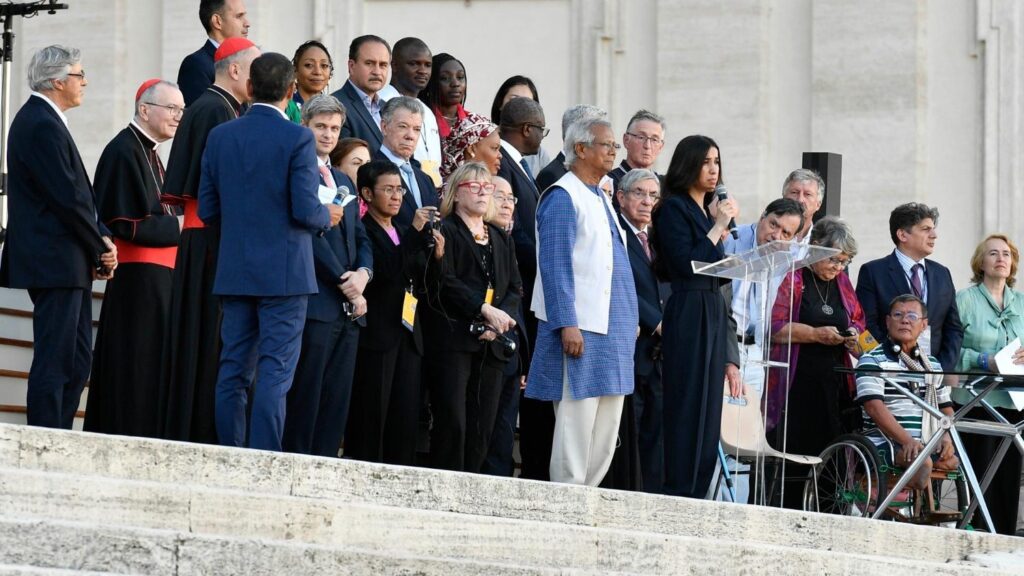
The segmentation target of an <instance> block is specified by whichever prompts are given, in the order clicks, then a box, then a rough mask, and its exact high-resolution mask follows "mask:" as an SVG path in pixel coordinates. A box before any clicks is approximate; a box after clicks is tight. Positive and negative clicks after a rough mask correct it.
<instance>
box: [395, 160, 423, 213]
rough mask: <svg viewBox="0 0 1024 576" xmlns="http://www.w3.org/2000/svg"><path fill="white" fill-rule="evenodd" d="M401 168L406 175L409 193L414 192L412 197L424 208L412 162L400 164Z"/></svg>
mask: <svg viewBox="0 0 1024 576" xmlns="http://www.w3.org/2000/svg"><path fill="white" fill-rule="evenodd" d="M399 169H400V170H401V171H402V174H404V175H405V186H406V188H408V189H409V193H410V194H412V199H413V200H415V201H416V207H417V208H423V200H421V199H420V187H419V184H417V182H416V175H415V174H413V171H412V164H411V163H409V162H406V163H405V164H402V165H401V166H399Z"/></svg>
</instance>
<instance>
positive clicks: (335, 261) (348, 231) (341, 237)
mask: <svg viewBox="0 0 1024 576" xmlns="http://www.w3.org/2000/svg"><path fill="white" fill-rule="evenodd" d="M331 175H332V176H333V177H334V183H335V184H337V185H338V186H339V187H340V186H348V189H349V190H355V184H352V180H351V179H349V177H348V176H346V175H344V174H342V173H341V172H339V171H338V170H336V169H334V168H331ZM320 183H321V184H323V178H322V177H321V179H320ZM313 267H314V269H315V270H316V287H317V289H318V290H319V293H318V294H314V295H312V296H310V297H309V303H308V304H307V305H306V318H310V319H313V320H319V321H321V322H332V321H334V320H336V319H337V318H338V315H339V314H341V311H342V304H343V303H344V302H347V300H346V299H345V295H344V294H342V293H341V290H339V289H338V284H339V283H340V282H341V281H340V280H339V278H340V277H341V275H342V274H344V273H345V272H348V271H350V270H358V269H360V268H368V269H370V270H373V248H372V247H371V246H370V239H369V238H367V237H366V229H365V228H364V227H363V222H362V221H361V220H360V219H359V202H358V201H356V200H353V201H352V202H349V204H348V206H345V215H344V216H343V217H342V220H341V222H339V223H338V225H337V226H334V227H332V228H331V229H330V230H328V231H326V232H324V234H323V235H322V236H319V235H314V236H313ZM359 323H360V324H365V323H366V321H365V320H363V319H362V318H361V319H360V322H359Z"/></svg>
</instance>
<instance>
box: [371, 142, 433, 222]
mask: <svg viewBox="0 0 1024 576" xmlns="http://www.w3.org/2000/svg"><path fill="white" fill-rule="evenodd" d="M380 151H381V153H382V154H384V155H385V156H387V158H388V160H391V162H392V163H393V164H394V165H395V166H398V170H399V171H400V172H401V173H402V180H403V181H404V182H405V188H406V190H408V191H409V193H410V194H412V199H413V200H415V201H416V207H417V208H423V200H422V199H420V185H419V183H418V182H416V173H415V172H414V171H413V167H412V162H410V161H408V160H406V159H405V158H402V157H400V156H396V155H395V153H394V152H392V151H391V150H388V147H387V146H381V147H380Z"/></svg>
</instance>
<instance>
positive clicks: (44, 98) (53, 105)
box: [32, 90, 68, 128]
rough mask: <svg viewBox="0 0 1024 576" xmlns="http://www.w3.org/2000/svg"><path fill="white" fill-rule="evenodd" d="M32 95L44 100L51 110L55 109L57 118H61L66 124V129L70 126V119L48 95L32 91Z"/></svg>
mask: <svg viewBox="0 0 1024 576" xmlns="http://www.w3.org/2000/svg"><path fill="white" fill-rule="evenodd" d="M32 95H33V96H38V97H40V98H42V99H43V102H46V103H47V104H49V105H50V108H53V111H54V112H56V113H57V116H59V117H60V121H61V122H63V123H64V127H65V128H66V127H67V125H68V117H67V116H65V115H64V111H63V110H61V109H60V106H57V104H56V103H55V102H54V101H53V100H50V97H49V96H47V95H46V94H43V93H41V92H36V91H35V90H33V91H32Z"/></svg>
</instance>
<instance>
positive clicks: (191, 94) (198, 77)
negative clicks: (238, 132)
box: [178, 40, 217, 106]
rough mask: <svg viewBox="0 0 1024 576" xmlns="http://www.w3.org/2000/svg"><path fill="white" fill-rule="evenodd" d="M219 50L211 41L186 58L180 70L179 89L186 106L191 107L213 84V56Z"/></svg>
mask: <svg viewBox="0 0 1024 576" xmlns="http://www.w3.org/2000/svg"><path fill="white" fill-rule="evenodd" d="M216 52H217V48H216V47H215V46H214V45H213V42H211V41H210V40H207V41H206V44H203V47H202V48H200V49H199V50H196V51H195V52H193V53H191V54H189V55H188V56H185V59H184V60H182V61H181V67H179V68H178V88H179V89H180V90H181V95H182V96H184V97H185V106H191V105H192V103H193V102H195V100H196V98H199V96H200V95H202V93H203V90H206V88H207V87H208V86H210V84H213V76H214V74H213V55H214V53H216Z"/></svg>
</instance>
